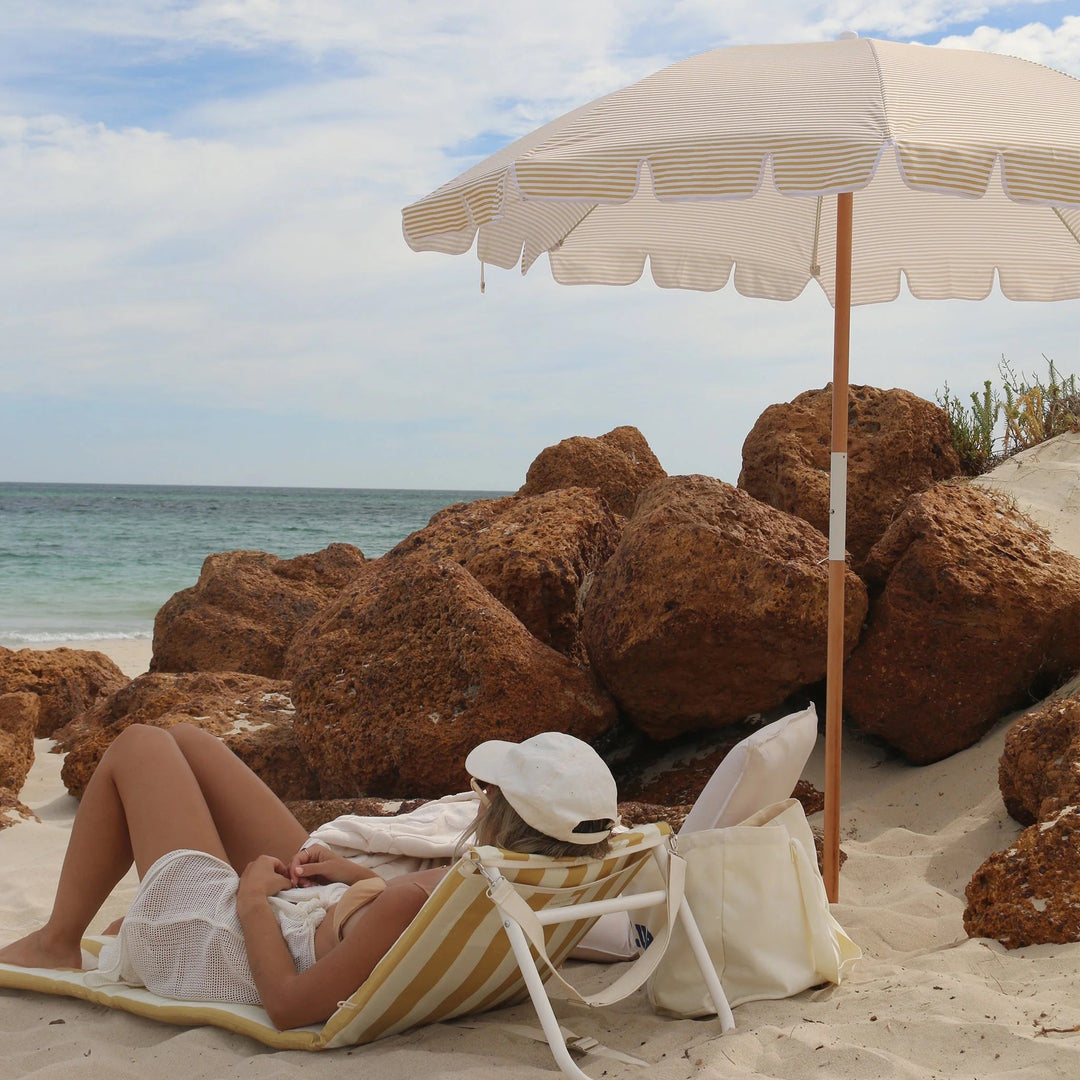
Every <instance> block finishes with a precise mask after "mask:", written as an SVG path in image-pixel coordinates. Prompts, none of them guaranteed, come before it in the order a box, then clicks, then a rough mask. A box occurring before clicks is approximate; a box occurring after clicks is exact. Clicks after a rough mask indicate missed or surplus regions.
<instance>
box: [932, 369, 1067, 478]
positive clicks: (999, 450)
mask: <svg viewBox="0 0 1080 1080" xmlns="http://www.w3.org/2000/svg"><path fill="white" fill-rule="evenodd" d="M1043 359H1044V360H1045V361H1046V363H1047V366H1048V367H1049V379H1048V381H1047V382H1045V383H1044V382H1043V381H1042V380H1041V379H1039V378H1038V377H1037V376H1034V375H1031V376H1029V375H1027V374H1026V373H1025V372H1019V373H1018V372H1016V371H1014V370H1013V368H1012V367H1011V366H1010V364H1009V362H1008V361H1007V360H1006V359H1005V357H1004V356H1002V358H1001V362H1000V363H999V364H998V375H999V377H1000V381H1001V388H1000V389H998V388H996V387H995V386H994V384H993V383H992V381H991V380H990V379H987V380H986V381H985V382H984V383H983V388H982V390H981V391H973V392H972V393H971V394H969V395H968V396H969V398H970V402H971V404H970V405H965V404H964V402H963V401H962V400H961V398H960V397H959V396H954V395H953V393H952V392H951V391H950V389H949V384H948V383H946V384H945V389H944V390H943V391H938V392H937V393H936V395H935V396H936V397H937V402H938V404H939V405H940V406H941V407H942V408H943V409H944V410H945V414H946V416H947V417H948V419H949V430H950V433H951V435H952V443H953V447H954V448H955V449H956V453H957V455H958V456H959V458H960V467H961V468H962V469H963V471H964V474H965V475H966V476H979V475H980V474H981V473H984V472H986V471H987V470H988V469H992V468H993V467H994V466H995V465H997V464H999V463H1000V462H1002V461H1004V460H1005V458H1007V457H1011V456H1012V455H1013V454H1015V453H1018V452H1019V451H1020V450H1025V449H1027V447H1029V446H1035V445H1037V444H1038V443H1041V442H1045V441H1046V440H1047V439H1052V438H1053V437H1054V436H1055V435H1061V434H1063V433H1064V432H1066V431H1076V430H1080V389H1078V388H1077V385H1076V376H1075V375H1069V376H1067V377H1062V376H1061V374H1060V373H1059V372H1058V370H1057V367H1056V366H1055V364H1054V361H1053V360H1051V359H1050V358H1049V357H1048V356H1046V355H1045V354H1044V355H1043Z"/></svg>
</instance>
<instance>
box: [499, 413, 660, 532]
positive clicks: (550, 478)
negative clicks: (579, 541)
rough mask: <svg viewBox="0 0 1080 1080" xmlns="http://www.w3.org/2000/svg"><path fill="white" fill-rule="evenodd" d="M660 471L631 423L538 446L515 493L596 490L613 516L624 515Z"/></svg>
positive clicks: (653, 457) (630, 512)
mask: <svg viewBox="0 0 1080 1080" xmlns="http://www.w3.org/2000/svg"><path fill="white" fill-rule="evenodd" d="M666 475H667V473H665V472H664V468H663V466H662V465H661V464H660V462H659V461H657V459H656V455H655V454H654V453H653V452H652V450H651V449H650V447H649V444H648V443H647V442H646V441H645V436H644V435H642V434H641V432H640V431H638V429H637V428H636V427H629V426H626V427H617V428H615V429H614V430H612V431H609V432H608V433H607V434H606V435H601V436H599V437H598V438H595V439H592V438H588V437H587V436H584V435H575V436H573V437H572V438H569V439H563V441H562V442H560V443H556V444H555V445H554V446H549V447H547V449H545V450H541V451H540V454H539V455H538V456H537V458H536V460H535V461H534V462H533V463H532V464H531V465H530V466H529V471H528V472H527V473H526V474H525V483H524V485H523V486H522V487H521V488H520V490H519V491H518V494H519V495H539V494H541V492H544V491H555V490H557V489H559V488H571V487H583V488H596V489H597V490H598V491H599V492H600V494H601V495H603V496H604V498H605V499H607V501H608V505H609V506H610V507H611V509H612V510H614V511H615V513H616V514H621V515H622V516H623V517H629V516H630V514H632V513H633V512H634V503H635V502H636V501H637V497H638V494H639V493H640V492H642V491H644V490H645V488H647V487H648V486H649V485H650V484H652V483H654V482H655V481H657V480H661V479H663V477H665V476H666Z"/></svg>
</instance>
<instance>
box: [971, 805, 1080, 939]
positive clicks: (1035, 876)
mask: <svg viewBox="0 0 1080 1080" xmlns="http://www.w3.org/2000/svg"><path fill="white" fill-rule="evenodd" d="M1078 850H1080V806H1069V807H1066V808H1065V809H1064V810H1061V811H1059V812H1058V813H1057V814H1055V815H1054V816H1053V817H1051V818H1048V819H1047V820H1045V821H1043V822H1041V823H1040V824H1038V825H1031V826H1030V827H1028V828H1027V829H1025V830H1024V831H1023V832H1022V833H1021V834H1020V835H1019V837H1017V839H1016V842H1015V843H1014V844H1013V845H1012V846H1011V847H1009V848H1006V849H1005V850H1004V851H999V852H996V853H995V854H993V855H991V856H990V857H989V858H988V859H987V860H986V861H985V862H984V863H983V864H982V866H980V867H979V869H978V870H976V871H975V873H974V875H973V876H972V878H971V881H970V882H968V886H967V889H966V890H965V896H966V897H967V907H966V908H965V909H964V929H965V930H966V931H967V932H968V935H969V936H970V937H987V938H994V939H996V940H997V941H1000V942H1001V944H1002V945H1004V946H1005V947H1006V948H1008V949H1019V948H1021V947H1023V946H1025V945H1045V944H1062V943H1064V942H1070V941H1080V859H1077V857H1076V853H1077V851H1078Z"/></svg>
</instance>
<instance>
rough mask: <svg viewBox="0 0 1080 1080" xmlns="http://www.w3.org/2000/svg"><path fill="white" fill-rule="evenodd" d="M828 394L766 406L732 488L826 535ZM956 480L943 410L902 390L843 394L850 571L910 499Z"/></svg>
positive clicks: (808, 394)
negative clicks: (845, 401)
mask: <svg viewBox="0 0 1080 1080" xmlns="http://www.w3.org/2000/svg"><path fill="white" fill-rule="evenodd" d="M831 425H832V388H831V386H827V387H825V388H824V389H823V390H808V391H806V393H804V394H800V395H799V396H798V397H797V398H795V399H794V400H793V401H791V402H788V403H785V404H780V405H770V406H769V408H767V409H766V410H765V411H764V412H763V413H762V414H761V416H760V417H759V418H758V421H757V423H756V424H755V425H754V427H753V429H752V430H751V432H750V434H749V435H747V437H746V441H745V442H744V443H743V450H742V455H743V464H742V472H741V473H740V474H739V487H741V488H743V489H745V490H746V491H748V492H749V493H750V494H751V495H753V496H754V497H755V498H756V499H760V500H761V501H762V502H766V503H768V504H769V505H770V506H775V507H776V508H777V509H779V510H786V511H787V512H788V513H789V514H795V515H796V516H797V517H801V518H803V519H804V520H806V521H809V522H810V524H811V525H813V526H814V527H815V528H816V529H820V530H821V532H823V533H825V534H826V535H828V531H829V454H830V448H831ZM959 474H960V459H959V458H958V457H957V456H956V451H955V450H954V449H953V445H952V439H951V437H950V434H949V424H948V419H947V417H946V415H945V412H944V410H942V409H941V408H939V407H938V406H937V405H934V404H933V403H932V402H929V401H925V400H924V399H923V398H920V397H916V396H915V395H914V394H911V393H909V392H908V391H907V390H878V389H876V388H875V387H872V386H852V387H851V388H850V390H849V394H848V486H847V490H848V500H847V541H846V543H847V549H848V552H849V553H850V555H851V560H852V567H853V569H855V570H856V571H858V570H859V569H860V568H861V566H862V563H863V560H864V559H865V558H866V556H867V554H868V553H869V551H870V548H871V547H873V545H874V544H875V543H876V542H877V540H878V538H879V537H880V536H881V534H882V533H883V532H884V531H885V529H886V527H887V526H888V524H889V522H890V521H892V519H893V518H894V517H895V516H896V514H897V513H899V511H900V510H901V509H902V508H903V506H904V503H905V502H907V499H908V497H909V496H910V495H913V494H915V493H916V492H918V491H924V490H926V488H928V487H930V486H931V485H932V484H934V483H936V482H937V481H939V480H946V479H949V478H950V477H953V476H958V475H959Z"/></svg>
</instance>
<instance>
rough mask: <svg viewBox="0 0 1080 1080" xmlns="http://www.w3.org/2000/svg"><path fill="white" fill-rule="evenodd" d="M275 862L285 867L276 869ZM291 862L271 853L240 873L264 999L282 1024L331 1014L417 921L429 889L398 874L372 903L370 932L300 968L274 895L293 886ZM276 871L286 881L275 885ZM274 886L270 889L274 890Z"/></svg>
mask: <svg viewBox="0 0 1080 1080" xmlns="http://www.w3.org/2000/svg"><path fill="white" fill-rule="evenodd" d="M274 864H276V865H277V867H280V868H281V869H280V870H279V869H276V867H275V866H274ZM287 873H288V868H286V867H284V865H283V864H281V863H278V862H277V860H275V859H272V858H271V857H270V856H262V857H261V858H260V859H256V860H255V861H254V862H253V863H251V864H250V865H249V866H248V867H247V869H245V871H244V873H243V874H242V875H241V878H240V890H239V892H238V894H237V912H238V914H239V916H240V923H241V926H242V927H243V929H244V942H245V945H246V946H247V954H248V963H249V964H250V966H251V973H252V975H253V977H254V979H255V986H256V988H257V989H258V991H259V1000H260V1001H261V1002H262V1005H263V1008H264V1009H266V1011H267V1013H268V1014H269V1016H270V1019H271V1021H272V1022H273V1024H274V1026H275V1027H277V1028H281V1029H284V1028H293V1027H302V1026H303V1025H305V1024H319V1023H322V1022H323V1021H325V1020H327V1019H328V1018H329V1017H330V1016H331V1015H332V1014H333V1013H334V1011H335V1010H336V1009H337V1006H338V1002H339V1001H343V1000H344V999H345V998H347V997H349V996H350V995H351V994H352V993H353V991H354V990H356V988H357V987H358V986H360V984H361V983H362V982H363V981H364V980H365V979H366V978H367V977H368V976H369V975H370V974H371V972H372V971H373V970H374V968H375V965H376V964H377V963H378V962H379V961H380V960H381V959H382V958H383V956H384V955H385V954H386V951H387V950H388V949H389V948H390V946H391V945H393V943H394V942H395V941H396V940H397V939H398V937H399V936H400V935H401V933H402V931H403V930H404V929H405V928H406V927H407V926H408V925H409V923H410V922H412V920H413V918H414V917H415V916H416V913H417V912H418V911H419V910H420V908H421V907H422V906H423V904H424V901H425V899H426V898H427V897H426V893H425V892H424V891H423V890H421V889H419V888H416V887H415V886H413V887H408V883H407V882H406V881H404V880H403V879H402V878H397V879H395V882H397V884H396V885H395V884H394V883H391V886H390V887H387V888H386V889H385V890H384V891H383V892H382V893H380V894H379V896H377V897H376V898H375V899H374V900H373V901H372V902H371V903H370V904H369V905H368V907H367V909H366V911H365V915H364V932H363V933H355V934H350V935H348V936H347V937H346V938H345V940H344V941H342V942H341V943H340V944H338V945H337V946H335V947H334V948H333V949H331V950H330V952H328V953H327V954H326V955H325V956H323V957H322V958H321V959H320V960H318V961H317V962H316V963H315V964H314V965H313V966H312V967H310V968H308V969H307V971H304V972H301V973H299V974H298V973H297V971H296V966H295V965H294V963H293V959H292V956H291V955H290V953H289V950H288V948H287V947H286V945H285V940H284V938H283V937H282V936H281V929H280V927H279V926H278V922H277V918H276V917H275V915H274V912H273V910H272V909H271V907H270V904H269V903H268V897H270V896H273V895H275V894H276V893H277V892H280V891H281V889H284V888H288V887H289V880H288V877H287V876H285V875H286V874H287ZM273 875H276V876H277V877H278V879H279V880H280V882H281V884H280V885H279V886H278V887H277V888H275V885H277V882H276V881H275V880H274V877H273ZM271 889H272V890H273V891H270V890H271Z"/></svg>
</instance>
